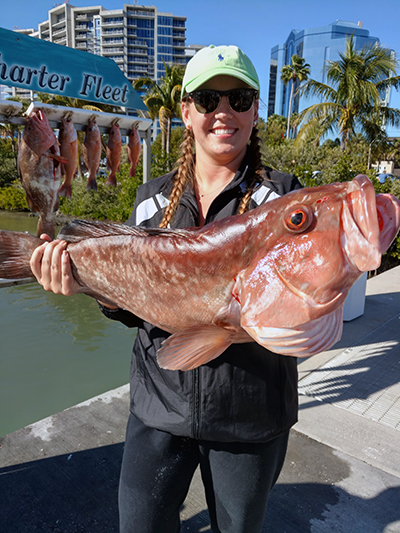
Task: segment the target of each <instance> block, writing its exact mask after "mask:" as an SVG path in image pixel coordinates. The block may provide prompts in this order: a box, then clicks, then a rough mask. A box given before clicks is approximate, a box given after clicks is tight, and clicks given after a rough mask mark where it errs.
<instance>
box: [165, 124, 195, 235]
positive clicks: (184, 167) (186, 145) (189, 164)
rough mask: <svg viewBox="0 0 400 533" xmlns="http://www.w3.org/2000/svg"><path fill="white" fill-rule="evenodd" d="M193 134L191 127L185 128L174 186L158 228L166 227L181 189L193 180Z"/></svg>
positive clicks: (177, 203)
mask: <svg viewBox="0 0 400 533" xmlns="http://www.w3.org/2000/svg"><path fill="white" fill-rule="evenodd" d="M193 143H194V135H193V132H192V130H191V129H186V130H185V136H184V139H183V142H182V156H181V158H180V159H179V160H178V162H177V165H179V166H178V172H177V173H176V175H175V178H174V186H173V188H172V191H171V194H170V196H169V204H168V205H167V207H166V209H165V213H164V218H163V219H162V221H161V224H160V228H166V227H168V224H169V223H170V222H171V220H172V218H173V216H174V215H175V212H176V210H177V208H178V205H179V202H180V200H181V197H182V194H183V191H184V190H185V187H186V185H187V184H188V183H190V182H191V181H193V175H194V156H193Z"/></svg>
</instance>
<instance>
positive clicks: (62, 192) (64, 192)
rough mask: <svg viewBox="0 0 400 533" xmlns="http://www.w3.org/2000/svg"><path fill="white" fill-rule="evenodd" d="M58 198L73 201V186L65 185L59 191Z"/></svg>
mask: <svg viewBox="0 0 400 533" xmlns="http://www.w3.org/2000/svg"><path fill="white" fill-rule="evenodd" d="M58 196H65V197H67V198H70V199H71V196H72V191H71V185H69V184H68V183H63V184H62V185H61V187H60V188H59V189H58Z"/></svg>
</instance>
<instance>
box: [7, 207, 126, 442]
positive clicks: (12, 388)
mask: <svg viewBox="0 0 400 533" xmlns="http://www.w3.org/2000/svg"><path fill="white" fill-rule="evenodd" d="M36 225H37V219H36V218H33V217H29V215H27V214H25V213H9V212H1V211H0V229H8V230H15V231H29V233H33V234H35V233H36ZM135 334H136V330H135V329H129V328H126V327H125V326H123V325H122V324H120V323H119V322H115V321H111V320H108V319H107V318H105V317H104V316H103V315H102V313H101V312H100V311H99V308H98V305H97V303H96V302H95V300H93V299H92V298H89V297H87V296H84V295H76V296H72V297H68V298H67V297H65V296H60V295H56V294H52V293H48V292H46V291H45V290H43V288H42V287H41V286H40V285H39V284H37V283H30V284H27V285H19V286H14V287H7V288H0V436H3V435H6V434H8V433H10V432H12V431H15V430H17V429H19V428H21V427H24V426H26V425H28V424H31V423H32V422H35V421H37V420H40V419H42V418H44V417H46V416H49V415H51V414H54V413H57V412H59V411H61V410H63V409H66V408H67V407H70V406H72V405H75V404H77V403H79V402H81V401H84V400H87V399H89V398H92V397H93V396H96V395H97V394H101V393H103V392H106V391H108V390H110V389H114V388H116V387H119V386H121V385H124V384H125V383H127V381H128V379H129V366H130V354H131V351H132V345H133V340H134V337H135Z"/></svg>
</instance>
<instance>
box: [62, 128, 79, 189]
mask: <svg viewBox="0 0 400 533" xmlns="http://www.w3.org/2000/svg"><path fill="white" fill-rule="evenodd" d="M58 142H59V143H60V152H61V156H62V157H64V158H65V159H66V161H67V162H66V163H65V164H63V165H62V167H61V173H62V178H63V183H62V185H61V187H60V188H59V190H58V196H66V197H67V198H71V182H72V180H73V179H74V178H75V174H76V169H77V166H78V135H77V133H76V130H75V128H74V124H73V122H72V120H71V119H67V118H62V119H61V125H60V130H59V134H58Z"/></svg>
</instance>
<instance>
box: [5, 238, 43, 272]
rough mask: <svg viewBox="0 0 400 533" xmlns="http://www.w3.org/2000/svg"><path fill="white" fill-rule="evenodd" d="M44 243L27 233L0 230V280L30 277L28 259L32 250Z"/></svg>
mask: <svg viewBox="0 0 400 533" xmlns="http://www.w3.org/2000/svg"><path fill="white" fill-rule="evenodd" d="M44 242H45V241H42V240H41V239H38V238H37V237H34V236H33V235H30V234H29V233H21V232H17V231H6V230H0V278H5V279H24V278H30V277H32V276H33V274H32V271H31V268H30V266H29V261H30V258H31V256H32V253H33V251H34V249H35V248H37V247H38V246H40V245H41V244H43V243H44Z"/></svg>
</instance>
